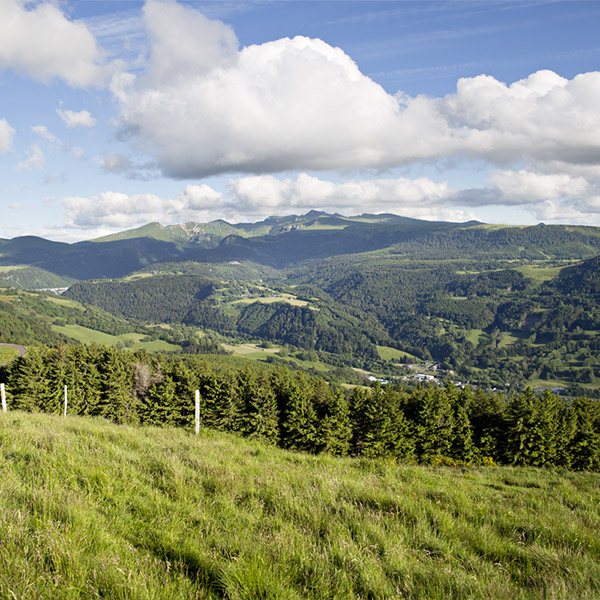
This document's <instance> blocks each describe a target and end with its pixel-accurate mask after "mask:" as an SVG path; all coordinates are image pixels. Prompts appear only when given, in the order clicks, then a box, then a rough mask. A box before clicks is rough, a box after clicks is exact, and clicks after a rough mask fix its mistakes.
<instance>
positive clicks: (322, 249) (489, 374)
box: [0, 211, 600, 396]
mask: <svg viewBox="0 0 600 600" xmlns="http://www.w3.org/2000/svg"><path fill="white" fill-rule="evenodd" d="M599 255H600V229H598V228H594V227H580V226H559V225H556V226H546V225H543V224H540V225H538V226H535V227H508V226H506V227H502V226H488V225H485V224H482V223H477V222H470V223H446V222H429V221H418V220H414V219H407V218H403V217H398V216H395V215H389V214H384V215H360V216H356V217H344V216H341V215H331V214H327V213H321V212H318V211H312V212H310V213H307V214H306V215H303V216H289V217H270V218H268V219H266V220H265V221H262V222H259V223H248V224H238V225H231V224H228V223H225V222H224V221H215V222H213V223H208V224H187V225H182V226H169V227H163V226H161V225H158V224H149V225H147V226H144V227H142V228H139V229H136V230H130V231H125V232H122V233H121V234H118V235H116V236H111V237H108V238H102V239H100V240H97V241H90V242H81V243H79V244H72V245H67V244H58V243H55V242H47V241H45V240H40V239H36V238H27V239H26V238H19V239H16V240H3V241H2V242H1V243H0V265H1V266H0V269H1V270H0V283H2V284H3V285H6V286H11V288H12V289H13V290H14V289H15V288H20V289H22V290H29V291H28V292H27V293H28V294H29V295H28V299H27V301H26V304H28V305H29V306H31V305H32V304H35V303H36V301H34V300H32V298H33V297H34V296H35V293H34V292H33V291H32V290H35V289H39V288H40V287H49V286H50V285H53V286H54V285H58V284H64V285H65V286H68V289H67V290H66V291H65V293H64V294H63V296H59V297H57V298H60V302H63V303H64V302H67V299H68V300H69V301H72V302H77V303H78V306H80V307H81V308H80V309H78V310H76V309H74V308H73V306H71V307H69V306H67V305H66V304H62V305H61V306H62V308H61V309H60V310H59V309H58V306H59V305H58V304H57V305H56V306H57V311H55V312H57V314H53V313H52V311H51V310H48V302H50V303H52V302H54V303H55V304H56V300H52V298H51V297H50V296H48V298H45V299H44V298H43V297H42V296H43V294H40V295H39V296H40V300H39V302H37V307H38V308H39V311H40V312H39V314H37V316H36V317H35V318H41V319H42V321H43V320H44V319H46V323H47V325H48V326H49V328H50V330H51V331H52V333H53V334H56V335H57V336H58V338H60V339H75V340H78V341H80V342H83V343H87V342H91V341H96V342H102V343H108V344H115V345H117V344H118V345H121V346H125V347H133V348H142V347H146V348H147V349H148V350H161V351H181V352H198V351H202V352H204V351H217V350H218V351H220V352H234V353H236V348H238V346H239V347H243V345H244V344H255V345H258V346H260V345H261V344H270V345H271V351H270V352H260V351H257V352H252V353H250V352H247V351H244V352H237V354H238V355H240V356H246V357H248V358H251V359H252V360H263V361H270V362H283V363H286V364H291V365H294V364H295V365H296V366H298V367H300V368H305V369H309V370H310V369H315V371H317V372H320V373H322V374H325V373H329V374H331V376H332V377H337V378H338V381H339V378H340V377H341V378H342V379H343V377H344V375H343V374H344V373H345V374H346V375H345V376H346V377H348V378H349V381H348V382H349V383H357V379H356V375H355V374H356V369H360V370H363V371H366V372H368V373H371V374H372V375H373V376H376V377H377V378H384V379H386V380H387V379H389V380H393V379H401V378H403V377H407V376H410V375H414V370H415V366H416V367H419V368H421V370H423V369H425V368H427V367H428V366H430V365H437V366H438V369H439V372H440V373H443V377H444V378H448V377H452V378H454V379H456V380H459V381H461V382H468V383H469V384H470V385H471V386H483V387H485V388H497V389H503V390H507V391H508V390H510V389H524V388H525V387H526V386H534V387H541V388H549V389H553V390H560V391H561V393H563V394H565V395H571V396H575V395H581V394H587V395H592V396H595V395H596V394H598V390H599V389H600V363H599V362H598V359H597V356H598V350H600V348H599V347H598V346H599V343H600V342H599V341H598V340H599V339H600V337H599V336H598V333H599V332H600V287H599V286H600V283H599V280H600V278H599V277H598V270H599V260H600V259H599V258H598V256H599ZM20 302H23V300H20ZM9 304H10V302H9ZM5 306H7V305H6V303H5ZM42 306H44V307H45V308H41V307H42ZM1 307H2V305H0V308H1ZM12 307H13V310H14V309H15V304H14V303H13V305H12ZM84 307H85V308H84ZM38 308H33V309H32V308H30V309H29V311H30V313H29V316H28V318H31V319H33V318H34V316H33V313H36V310H38ZM69 311H70V312H69ZM73 311H75V312H73ZM98 311H100V312H98ZM58 313H61V315H59V314H58ZM92 313H93V314H95V315H98V314H100V313H101V314H102V317H98V316H95V317H93V318H92V317H91V315H92ZM86 320H87V321H86ZM84 321H86V322H84ZM100 321H101V322H102V324H101V325H100ZM125 323H127V324H128V325H125ZM82 328H84V329H82ZM88 330H89V331H88ZM93 331H99V332H100V333H102V334H105V335H109V336H116V337H113V338H107V337H103V336H102V335H99V334H93V333H92V332H93ZM2 333H3V334H4V332H2ZM48 335H50V334H48ZM5 337H6V335H3V341H4V338H5ZM50 337H52V336H51V335H50ZM58 338H57V339H58ZM11 340H12V338H11ZM11 340H9V339H8V338H7V339H6V341H11ZM13 341H14V340H13ZM17 341H18V340H17ZM40 341H43V340H40ZM240 344H241V345H242V346H240ZM382 348H383V349H384V350H383V351H381V350H380V349H382ZM409 365H412V368H409ZM334 372H335V373H336V375H335V376H334V375H333V373H334Z"/></svg>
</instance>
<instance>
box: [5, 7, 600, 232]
mask: <svg viewBox="0 0 600 600" xmlns="http://www.w3.org/2000/svg"><path fill="white" fill-rule="evenodd" d="M599 25H600V2H597V1H582V2H579V1H568V2H559V1H557V2H552V1H539V2H536V1H528V2H518V1H514V2H513V1H509V0H506V1H494V0H481V1H473V2H472V1H468V0H465V1H449V2H444V1H437V0H430V1H428V0H421V1H418V2H413V1H387V2H375V1H360V0H354V1H351V2H345V1H333V0H331V1H326V2H325V1H320V0H313V1H302V2H296V1H292V0H287V1H272V2H271V1H266V0H265V1H257V2H242V1H237V2H236V1H232V2H228V1H221V2H175V1H166V0H147V1H146V2H138V1H129V2H119V1H113V0H111V1H104V0H79V1H77V2H58V1H55V2H52V3H48V2H45V1H41V2H22V1H20V0H0V203H1V206H2V215H3V218H2V220H1V221H0V237H3V238H12V237H16V236H19V235H28V234H29V235H41V236H44V237H48V238H50V239H56V240H62V241H69V242H70V241H75V240H80V239H92V238H94V237H97V236H100V235H103V234H106V233H110V232H113V231H118V230H122V229H127V228H131V227H136V226H138V225H142V224H144V223H147V222H150V221H159V222H161V223H162V224H164V225H167V224H174V223H183V222H189V221H195V222H205V221H209V220H212V219H215V218H225V219H227V220H229V221H231V222H240V221H255V220H258V219H262V218H264V217H266V216H269V215H274V214H279V215H282V214H291V213H295V214H301V213H304V212H307V211H308V210H311V209H321V210H327V211H332V212H333V211H335V212H339V213H342V214H347V215H350V214H360V213H362V212H392V213H396V214H401V215H406V216H411V217H416V218H424V219H442V220H453V221H466V220H469V219H478V220H481V221H486V222H495V223H509V224H533V223H537V222H540V221H543V222H546V223H577V224H589V225H597V226H600V73H598V66H599V64H600V40H599V39H598V34H597V32H598V28H599Z"/></svg>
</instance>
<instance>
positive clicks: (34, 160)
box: [17, 144, 46, 171]
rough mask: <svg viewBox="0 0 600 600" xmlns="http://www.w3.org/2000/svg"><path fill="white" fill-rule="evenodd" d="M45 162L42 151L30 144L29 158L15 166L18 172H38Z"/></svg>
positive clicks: (35, 145)
mask: <svg viewBox="0 0 600 600" xmlns="http://www.w3.org/2000/svg"><path fill="white" fill-rule="evenodd" d="M45 162H46V157H45V156H44V153H43V152H42V149H41V148H40V147H39V146H38V145H37V144H32V146H31V149H30V151H29V156H28V157H27V158H26V159H25V160H23V161H21V162H20V163H18V164H17V170H18V171H32V170H36V171H38V170H40V169H41V168H42V167H43V166H44V163H45Z"/></svg>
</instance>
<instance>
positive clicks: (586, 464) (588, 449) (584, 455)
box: [569, 396, 600, 471]
mask: <svg viewBox="0 0 600 600" xmlns="http://www.w3.org/2000/svg"><path fill="white" fill-rule="evenodd" d="M573 409H574V411H575V418H576V429H575V435H574V436H573V438H572V439H571V442H570V444H569V446H570V458H571V465H572V467H573V468H574V469H576V470H578V471H598V470H600V403H599V402H598V401H597V400H592V399H590V398H587V397H585V396H584V397H583V398H577V399H576V400H575V402H574V403H573Z"/></svg>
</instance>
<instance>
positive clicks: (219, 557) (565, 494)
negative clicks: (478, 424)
mask: <svg viewBox="0 0 600 600" xmlns="http://www.w3.org/2000/svg"><path fill="white" fill-rule="evenodd" d="M599 484H600V475H598V474H589V473H570V472H553V471H549V470H536V469H532V468H522V469H516V468H494V467H489V468H468V469H462V470H461V469H457V468H442V467H440V468H433V467H422V466H402V465H401V466H399V465H397V464H394V463H393V462H386V461H370V460H365V459H358V460H353V459H334V458H330V457H327V456H318V457H315V456H309V455H302V454H294V453H289V452H285V451H282V450H278V449H275V448H271V447H266V446H261V445H260V444H258V443H254V442H251V441H249V440H244V439H239V438H236V437H234V436H231V435H226V434H218V433H213V432H208V431H205V432H203V434H202V435H201V436H198V437H195V436H192V435H190V434H189V433H188V432H185V431H183V430H175V429H156V428H133V427H126V426H116V425H112V424H109V423H107V422H104V421H102V420H96V419H84V418H78V417H67V418H62V417H56V416H55V417H52V416H48V415H39V414H26V413H16V412H13V413H8V414H0V598H2V599H5V598H6V599H9V598H12V599H19V600H20V599H23V600H25V599H27V600H33V599H38V598H39V599H53V600H56V599H61V598H69V599H71V598H73V599H75V598H78V599H80V598H86V599H88V598H110V599H127V600H130V599H140V600H141V599H156V600H167V599H178V598H181V599H184V598H185V599H190V598H231V599H257V598H279V599H282V600H293V599H299V598H315V599H327V598H331V599H334V598H335V599H336V600H337V599H345V598H365V599H366V598H370V599H392V598H411V599H412V598H414V599H417V598H419V599H427V600H435V599H438V598H439V599H444V600H446V599H451V598H456V599H461V600H462V599H467V598H489V599H494V600H501V599H510V600H513V599H519V598H522V599H525V598H545V599H546V598H547V599H559V598H564V599H569V600H572V599H581V600H583V599H590V600H591V599H595V598H600V539H599V538H598V531H600V486H599Z"/></svg>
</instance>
